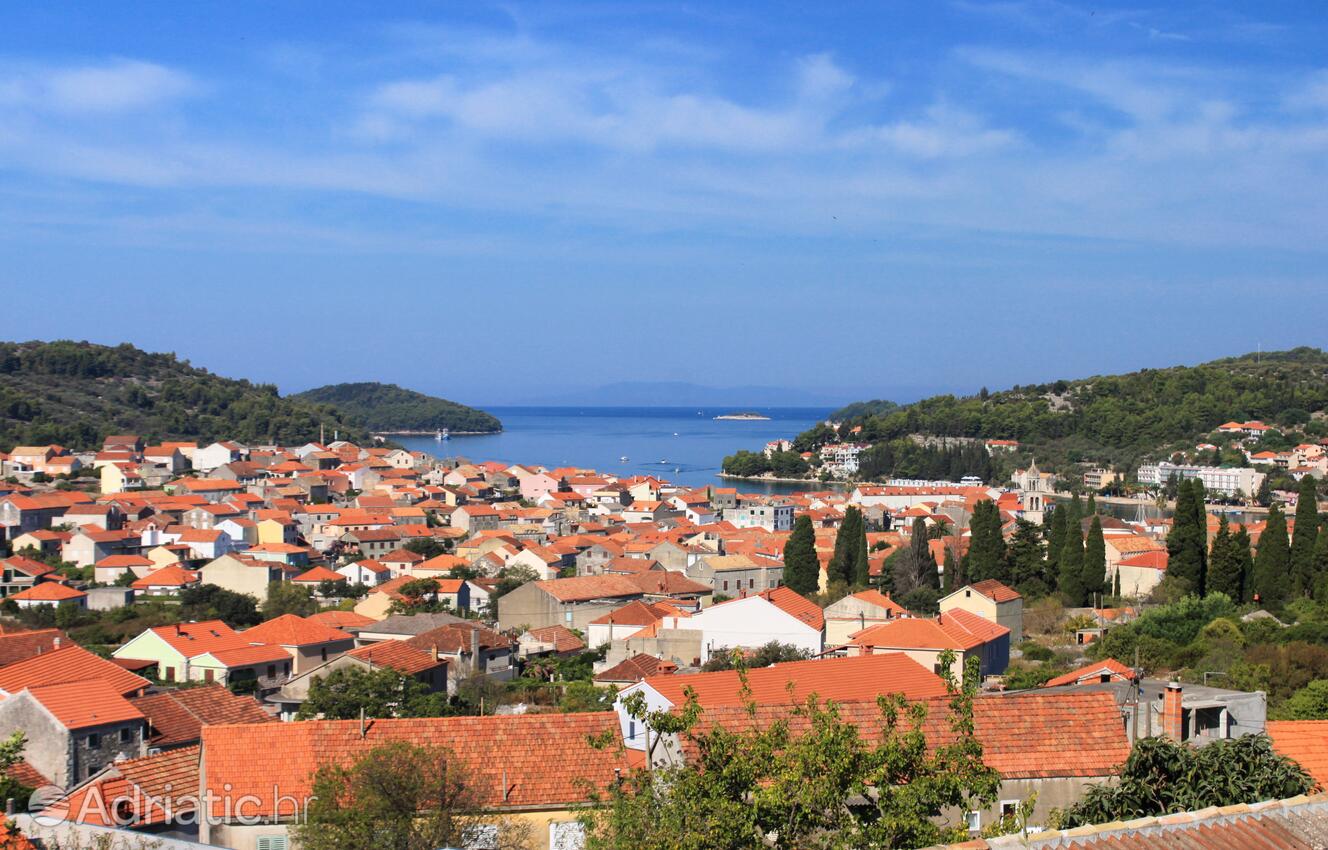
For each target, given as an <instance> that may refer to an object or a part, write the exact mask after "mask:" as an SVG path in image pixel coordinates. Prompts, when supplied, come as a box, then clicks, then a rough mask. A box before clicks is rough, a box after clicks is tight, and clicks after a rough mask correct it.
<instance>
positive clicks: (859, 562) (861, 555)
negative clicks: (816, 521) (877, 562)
mask: <svg viewBox="0 0 1328 850" xmlns="http://www.w3.org/2000/svg"><path fill="white" fill-rule="evenodd" d="M849 510H851V511H853V512H854V513H856V514H857V515H858V517H857V520H856V523H855V527H854V531H853V583H854V584H856V585H859V586H861V587H866V586H867V585H868V584H869V583H870V582H871V564H870V563H869V562H868V559H867V522H866V520H865V519H864V518H863V516H862V509H861V508H849Z"/></svg>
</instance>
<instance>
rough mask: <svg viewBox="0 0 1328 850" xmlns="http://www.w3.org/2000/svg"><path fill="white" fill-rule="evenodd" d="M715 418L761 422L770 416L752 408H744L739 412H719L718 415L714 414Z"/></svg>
mask: <svg viewBox="0 0 1328 850" xmlns="http://www.w3.org/2000/svg"><path fill="white" fill-rule="evenodd" d="M715 418H716V419H733V420H737V421H739V422H761V421H765V420H768V419H769V418H770V417H769V416H766V415H765V414H763V413H757V412H756V411H754V410H745V411H743V412H741V413H721V414H720V415H719V416H716V417H715Z"/></svg>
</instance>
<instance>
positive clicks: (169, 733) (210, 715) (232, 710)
mask: <svg viewBox="0 0 1328 850" xmlns="http://www.w3.org/2000/svg"><path fill="white" fill-rule="evenodd" d="M130 702H131V703H133V705H134V707H135V708H137V709H138V710H139V711H141V712H143V714H144V715H145V716H146V717H147V719H148V724H149V727H150V735H149V739H148V740H149V743H150V744H151V745H152V746H154V747H176V746H179V745H181V744H188V743H192V742H194V741H197V740H198V739H199V736H200V735H201V734H202V730H203V727H204V726H216V725H219V724H223V723H268V722H270V721H272V720H273V719H274V718H273V717H272V716H271V715H269V714H268V713H267V712H266V711H264V710H263V707H262V706H261V705H259V704H258V702H257V701H256V700H254V699H253V698H252V697H246V696H239V695H237V694H232V693H231V692H230V690H229V689H227V688H226V687H225V686H224V685H207V686H204V687H201V688H185V689H184V690H179V691H164V692H162V693H158V694H149V695H147V696H143V697H138V698H136V699H133V700H130Z"/></svg>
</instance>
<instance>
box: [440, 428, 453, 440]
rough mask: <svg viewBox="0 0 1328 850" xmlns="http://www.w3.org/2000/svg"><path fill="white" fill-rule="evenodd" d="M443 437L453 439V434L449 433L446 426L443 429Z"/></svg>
mask: <svg viewBox="0 0 1328 850" xmlns="http://www.w3.org/2000/svg"><path fill="white" fill-rule="evenodd" d="M442 437H443V439H444V440H450V439H452V435H451V434H449V433H447V429H446V428H444V429H443V434H442Z"/></svg>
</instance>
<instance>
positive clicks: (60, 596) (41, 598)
mask: <svg viewBox="0 0 1328 850" xmlns="http://www.w3.org/2000/svg"><path fill="white" fill-rule="evenodd" d="M86 596H87V594H86V593H84V592H83V591H81V590H75V589H74V588H72V587H69V586H67V585H63V584H60V583H59V582H55V581H45V582H42V583H41V584H34V585H33V586H32V587H29V588H28V589H27V590H20V591H19V592H18V593H15V594H13V595H12V596H10V597H9V598H10V599H14V600H19V599H23V600H27V601H28V602H50V603H59V602H69V601H72V600H74V599H83V598H84V597H86Z"/></svg>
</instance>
